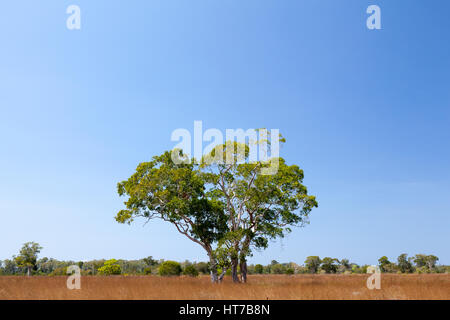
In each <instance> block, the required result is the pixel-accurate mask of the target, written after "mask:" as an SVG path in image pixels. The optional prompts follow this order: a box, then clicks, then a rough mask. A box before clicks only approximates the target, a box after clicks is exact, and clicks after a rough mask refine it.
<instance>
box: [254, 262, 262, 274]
mask: <svg viewBox="0 0 450 320" xmlns="http://www.w3.org/2000/svg"><path fill="white" fill-rule="evenodd" d="M263 272H264V267H263V265H262V264H257V265H255V273H257V274H262V273H263Z"/></svg>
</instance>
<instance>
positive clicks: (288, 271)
mask: <svg viewBox="0 0 450 320" xmlns="http://www.w3.org/2000/svg"><path fill="white" fill-rule="evenodd" d="M294 273H295V272H294V269H292V268H287V269H286V274H289V275H290V274H294Z"/></svg>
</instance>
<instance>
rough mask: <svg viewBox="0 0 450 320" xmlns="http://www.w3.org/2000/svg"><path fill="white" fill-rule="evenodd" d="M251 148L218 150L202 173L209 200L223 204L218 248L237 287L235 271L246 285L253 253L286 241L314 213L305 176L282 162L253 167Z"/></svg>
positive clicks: (222, 147) (255, 163)
mask: <svg viewBox="0 0 450 320" xmlns="http://www.w3.org/2000/svg"><path fill="white" fill-rule="evenodd" d="M280 141H281V142H284V139H283V138H282V137H280ZM251 147H252V146H251V142H249V143H238V142H230V141H229V142H227V143H225V144H223V145H218V146H216V147H215V148H214V149H213V150H212V151H211V153H210V154H208V155H207V156H206V157H205V158H204V159H203V161H202V167H201V168H202V169H203V170H204V172H205V177H206V180H207V182H208V194H209V196H210V197H211V198H212V199H215V200H218V201H220V202H221V203H223V207H224V210H225V215H226V217H227V226H228V232H227V233H226V235H225V236H224V237H223V238H222V239H221V240H220V241H219V246H220V247H224V248H225V252H228V255H229V259H230V261H231V263H230V266H231V274H232V278H233V281H234V282H238V281H239V278H238V274H237V271H238V266H240V270H241V275H242V281H243V282H245V281H246V278H247V257H248V256H249V255H251V252H252V248H256V249H260V248H267V246H268V243H269V240H275V239H276V238H279V237H284V236H285V235H286V233H289V232H290V231H291V228H292V227H293V226H303V225H305V224H306V223H308V215H309V213H310V211H311V210H312V208H314V207H317V201H316V199H315V197H314V196H311V195H308V192H307V188H306V187H305V186H304V185H303V178H304V175H303V170H301V169H300V168H299V167H298V166H297V165H288V164H287V163H286V161H285V160H284V159H283V158H281V157H272V158H271V159H270V161H263V160H260V161H251V160H252V159H250V155H251ZM218 152H220V153H221V154H219V156H218ZM211 159H216V160H218V159H220V160H222V161H212V160H211ZM274 169H275V170H274Z"/></svg>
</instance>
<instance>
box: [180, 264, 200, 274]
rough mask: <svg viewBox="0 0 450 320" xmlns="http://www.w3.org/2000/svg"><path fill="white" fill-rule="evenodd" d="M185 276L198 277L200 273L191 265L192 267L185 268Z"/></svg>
mask: <svg viewBox="0 0 450 320" xmlns="http://www.w3.org/2000/svg"><path fill="white" fill-rule="evenodd" d="M183 275H185V276H191V277H197V276H198V271H197V269H196V268H195V267H194V266H193V265H192V264H190V265H187V266H186V267H185V268H184V270H183Z"/></svg>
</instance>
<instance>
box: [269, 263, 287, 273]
mask: <svg viewBox="0 0 450 320" xmlns="http://www.w3.org/2000/svg"><path fill="white" fill-rule="evenodd" d="M270 272H271V273H273V274H283V273H285V272H286V267H285V266H283V265H282V264H281V263H277V264H273V265H272V266H271V268H270Z"/></svg>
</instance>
